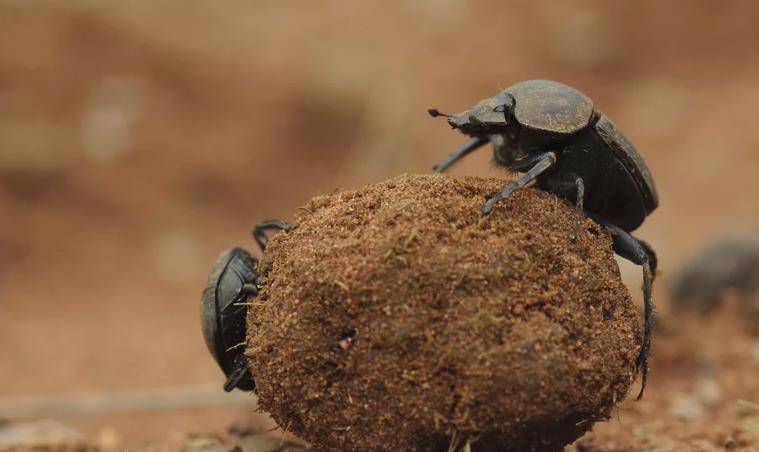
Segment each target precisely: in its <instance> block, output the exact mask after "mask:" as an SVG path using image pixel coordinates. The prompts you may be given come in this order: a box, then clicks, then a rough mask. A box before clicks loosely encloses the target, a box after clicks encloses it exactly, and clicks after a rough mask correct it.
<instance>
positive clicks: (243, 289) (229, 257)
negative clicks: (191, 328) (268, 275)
mask: <svg viewBox="0 0 759 452" xmlns="http://www.w3.org/2000/svg"><path fill="white" fill-rule="evenodd" d="M288 229H290V226H289V225H288V224H287V223H285V222H282V221H276V220H273V221H267V222H264V223H261V224H259V225H257V226H256V227H254V228H253V238H254V239H255V240H256V243H257V244H258V247H259V248H260V249H261V252H263V251H264V250H265V249H266V243H267V237H266V231H269V230H281V231H287V230H288ZM257 265H258V260H257V259H256V258H254V257H253V256H251V255H250V253H248V252H247V251H245V250H244V249H242V248H238V247H235V248H232V249H229V250H227V251H224V252H223V253H221V255H220V256H219V259H218V260H217V261H216V264H215V265H214V266H213V269H212V270H211V276H209V278H208V282H207V283H206V287H205V289H204V290H203V296H202V298H201V321H202V330H203V337H204V339H205V341H206V345H207V346H208V351H210V352H211V355H212V356H213V358H214V359H215V360H216V363H217V364H218V365H219V367H220V368H221V370H222V372H224V375H225V376H226V377H227V380H226V382H225V383H224V390H225V391H231V390H232V389H234V388H238V389H241V390H243V391H254V390H255V389H256V384H255V381H254V379H253V375H252V374H251V372H250V368H249V365H248V360H247V357H246V356H245V348H246V345H247V344H246V342H245V338H246V336H247V334H246V333H247V325H246V317H247V314H248V307H249V306H250V302H251V301H252V300H253V299H255V297H256V295H258V291H259V290H260V287H259V286H258V285H257V282H256V279H257V275H256V269H257Z"/></svg>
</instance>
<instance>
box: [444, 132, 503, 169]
mask: <svg viewBox="0 0 759 452" xmlns="http://www.w3.org/2000/svg"><path fill="white" fill-rule="evenodd" d="M489 141H490V139H489V138H487V137H478V138H472V139H471V140H469V141H467V142H466V143H464V146H462V147H461V148H459V149H456V150H455V151H453V153H452V154H451V155H449V156H448V158H446V159H445V160H443V161H442V162H440V163H438V164H437V165H435V166H433V167H432V170H433V171H435V172H436V173H444V172H445V171H446V170H447V169H448V168H450V167H451V166H453V164H454V163H456V162H458V161H459V160H461V159H462V158H464V157H466V156H467V155H469V154H471V153H472V152H474V151H476V150H477V149H479V148H481V147H482V146H484V145H485V144H487V143H488V142H489Z"/></svg>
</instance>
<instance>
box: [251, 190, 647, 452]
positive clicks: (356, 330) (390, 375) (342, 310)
mask: <svg viewBox="0 0 759 452" xmlns="http://www.w3.org/2000/svg"><path fill="white" fill-rule="evenodd" d="M502 185H503V181H502V180H498V179H479V178H451V177H447V176H440V175H430V176H410V175H404V176H399V177H396V178H394V179H392V180H390V181H386V182H383V183H379V184H375V185H370V186H367V187H364V188H362V189H359V190H356V191H347V192H343V193H338V194H333V195H329V196H322V197H317V198H315V199H313V200H312V201H311V202H310V203H309V204H308V205H307V206H305V207H304V208H302V209H299V211H298V215H297V218H296V220H297V221H296V226H295V228H294V229H293V230H291V231H290V232H287V233H282V234H279V235H277V236H276V237H274V238H273V239H272V240H271V241H270V243H269V247H268V249H267V251H266V254H265V256H264V257H263V259H262V261H261V263H260V267H259V274H260V275H261V276H262V277H263V279H262V284H263V286H264V289H263V291H262V292H261V294H260V295H259V297H258V298H257V300H256V301H255V303H254V304H253V306H252V308H251V310H250V313H249V317H248V333H249V336H248V344H249V349H248V352H247V353H248V356H249V359H250V364H251V369H252V371H253V375H254V376H255V379H256V383H257V386H258V391H259V396H260V398H259V405H260V407H261V408H262V409H263V410H265V411H268V412H269V413H271V415H272V416H273V417H274V419H275V420H276V421H277V422H278V423H279V425H280V426H282V427H283V428H285V429H286V430H288V431H290V432H293V433H295V434H296V435H298V436H300V437H302V438H304V439H305V440H307V441H309V442H310V443H311V444H312V445H314V446H315V447H316V448H317V449H323V450H356V451H358V450H361V451H365V450H392V451H399V450H448V448H449V446H451V445H453V446H454V447H455V446H457V445H458V446H463V445H464V444H466V443H467V442H469V443H470V444H471V446H472V449H473V450H556V449H560V448H561V447H562V446H564V445H565V444H568V443H570V442H572V441H573V440H575V439H576V438H578V437H579V436H581V435H582V434H583V433H584V432H585V431H587V430H588V429H590V428H591V426H592V425H593V423H594V422H596V421H597V420H602V419H606V418H608V416H609V413H610V411H611V408H612V406H613V405H614V404H615V403H616V402H617V401H620V400H622V399H623V398H624V397H625V396H626V394H627V392H628V389H629V387H630V385H631V383H632V381H633V380H634V377H635V359H636V357H637V355H638V351H639V347H640V343H641V336H642V332H641V327H640V325H639V316H638V314H637V312H636V309H635V307H634V305H633V303H632V301H631V299H630V296H629V294H628V292H627V290H626V288H625V287H624V285H623V284H622V282H621V280H620V276H619V268H618V266H617V263H616V261H615V260H614V255H613V252H612V250H611V241H610V238H609V236H608V235H607V233H606V232H605V231H604V230H603V229H602V228H601V227H599V226H598V225H597V224H595V223H594V222H592V221H591V220H588V219H585V220H581V221H582V222H581V224H580V225H581V227H580V229H579V236H578V237H576V238H574V234H575V233H576V232H577V230H576V224H577V223H576V221H577V215H576V213H575V210H574V208H573V207H572V206H570V205H568V204H566V203H565V202H564V201H561V200H559V199H557V198H556V197H554V196H552V195H550V194H547V193H545V192H542V191H538V190H533V189H526V190H520V191H517V192H516V193H514V194H513V195H512V197H511V198H510V199H509V200H507V201H506V202H504V203H503V204H501V205H499V206H498V208H497V209H496V211H495V212H493V214H492V215H490V216H486V217H484V216H482V214H481V210H482V204H483V202H484V200H485V199H486V198H487V197H488V196H490V195H492V194H493V193H497V192H498V191H499V190H500V189H501V188H502Z"/></svg>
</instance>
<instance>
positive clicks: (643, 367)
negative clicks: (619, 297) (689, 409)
mask: <svg viewBox="0 0 759 452" xmlns="http://www.w3.org/2000/svg"><path fill="white" fill-rule="evenodd" d="M588 216H590V217H591V218H593V219H594V220H595V221H596V222H597V223H599V224H601V225H603V226H605V227H606V228H607V229H608V230H609V232H611V238H612V247H613V249H614V252H615V253H617V254H618V255H620V256H621V257H623V258H625V259H627V260H629V261H630V262H632V263H634V264H637V265H640V266H642V267H643V303H644V313H643V317H644V322H643V323H644V331H643V345H642V346H641V348H640V353H639V354H638V360H637V366H638V369H640V371H641V377H642V378H641V387H640V392H639V393H638V397H637V399H638V400H640V399H641V398H642V397H643V391H644V390H645V389H646V381H647V379H648V357H649V354H650V353H651V341H652V335H653V329H654V299H653V294H652V289H653V287H652V286H653V283H654V275H655V272H656V266H657V258H656V253H655V252H654V250H653V249H652V248H651V246H650V245H649V244H648V243H646V242H644V241H642V240H638V239H636V238H635V237H633V236H632V235H631V234H630V233H629V232H627V231H624V230H622V229H620V228H619V227H617V226H614V225H613V224H611V223H609V222H608V221H605V220H604V219H602V218H600V217H598V216H597V215H594V214H592V213H588Z"/></svg>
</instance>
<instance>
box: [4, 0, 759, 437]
mask: <svg viewBox="0 0 759 452" xmlns="http://www.w3.org/2000/svg"><path fill="white" fill-rule="evenodd" d="M758 14H759V7H758V6H757V3H756V2H753V1H748V0H747V1H734V2H713V1H707V0H701V1H676V2H660V1H655V0H645V1H636V2H606V1H597V2H589V1H588V2H585V1H571V2H516V1H515V2H504V1H489V0H488V1H477V2H475V1H466V0H409V1H397V2H345V1H338V0H334V1H324V2H281V1H279V2H275V1H259V2H251V1H240V0H229V1H226V2H210V1H163V2H148V1H131V2H116V1H94V0H92V1H87V0H67V1H62V0H61V1H53V0H44V1H42V0H40V1H34V2H29V1H25V0H2V1H0V356H2V358H1V359H0V398H6V397H16V396H27V395H32V394H78V393H82V392H90V391H115V390H126V389H140V388H153V387H162V386H174V385H193V384H204V383H214V384H217V383H218V384H219V385H220V384H221V381H222V380H221V376H220V373H219V371H218V370H217V368H216V367H215V365H214V363H213V362H212V360H211V358H210V356H209V355H208V353H207V351H206V349H205V345H204V344H203V341H202V338H201V335H200V328H199V319H198V314H199V312H198V310H199V297H200V292H201V290H202V288H203V285H204V283H205V280H206V277H207V274H208V272H209V269H210V266H211V265H212V263H213V262H214V260H215V258H216V256H217V255H218V253H219V252H220V251H222V250H223V249H225V248H228V247H230V246H233V245H244V246H246V247H247V248H249V249H253V243H252V240H251V238H250V236H249V234H248V231H249V229H250V227H251V226H252V225H253V224H254V223H256V222H258V221H261V220H264V219H268V218H283V219H288V218H290V216H291V213H292V212H293V210H294V209H295V207H297V206H299V205H301V204H303V203H305V202H306V201H307V200H308V198H310V197H311V196H313V195H316V194H319V193H324V192H328V191H331V190H333V189H336V188H339V187H342V188H350V187H355V186H359V185H362V184H365V183H369V182H375V181H379V180H382V179H385V178H389V177H391V176H393V175H396V174H398V173H401V172H428V171H429V170H430V167H431V165H432V164H433V163H435V162H436V161H437V160H439V159H441V158H442V157H444V156H445V155H447V154H448V153H449V152H450V151H451V150H452V149H453V148H454V147H455V146H457V145H458V144H459V143H461V142H462V140H463V137H462V136H460V135H458V134H457V133H455V132H454V131H451V130H450V129H449V128H448V127H447V125H446V124H445V123H444V122H443V121H441V120H437V121H435V120H433V119H431V118H429V117H428V116H427V115H426V114H425V109H426V108H427V107H430V106H435V107H439V108H440V109H442V110H444V111H448V110H452V111H459V110H463V109H465V108H468V107H469V106H471V105H473V104H474V102H476V101H477V100H479V99H481V98H484V97H489V96H491V95H493V94H495V93H496V92H497V91H498V90H499V89H501V88H505V87H507V86H509V85H511V84H513V83H515V82H517V81H521V80H523V79H530V78H550V79H555V80H559V81H562V82H565V83H567V84H569V85H572V86H574V87H576V88H578V89H580V90H582V91H584V92H585V93H587V94H588V95H590V96H591V97H592V98H593V99H594V100H595V101H596V104H597V106H598V107H599V108H600V109H601V110H603V111H604V112H605V113H606V114H607V115H608V116H609V117H611V118H612V119H613V120H614V121H615V122H616V123H617V124H618V125H619V126H620V128H621V129H622V130H624V131H625V133H626V134H627V135H628V137H629V138H630V139H631V140H632V141H633V142H634V143H635V144H636V145H637V147H638V149H639V150H640V151H641V153H642V154H643V155H644V156H645V158H646V160H647V162H648V164H649V166H650V168H651V170H652V172H653V174H654V176H655V177H656V181H657V184H658V188H659V192H660V196H661V206H660V208H659V210H658V211H656V212H655V213H654V214H653V215H652V216H651V217H650V218H649V220H648V221H647V222H646V224H645V225H644V226H643V227H642V228H641V229H640V230H639V231H638V235H640V236H641V237H645V238H646V240H648V241H649V242H650V243H652V244H653V245H654V247H655V248H656V249H657V250H658V252H659V254H660V259H661V268H662V270H663V272H664V273H663V277H662V279H661V280H660V281H661V282H660V283H658V287H657V292H656V295H657V297H658V301H659V302H660V309H661V310H666V299H665V298H666V293H665V291H664V290H663V289H664V285H665V284H666V279H667V275H668V272H671V270H672V269H674V268H677V266H678V264H679V263H681V262H682V260H683V259H684V258H685V257H687V256H688V255H690V254H691V253H692V252H693V250H694V248H695V247H697V246H698V245H699V244H700V243H702V241H705V240H709V239H711V238H714V237H717V236H719V235H721V234H723V233H725V232H729V231H734V230H752V229H753V230H756V229H757V227H758V226H759V199H758V195H759V177H757V170H758V169H759V131H758V130H757V119H756V118H757V114H756V108H757V105H759V86H757V80H759V60H758V59H757V52H756V46H757V44H759V27H757V26H756V24H755V21H756V18H757V17H758V16H757V15H758ZM489 160H490V156H489V155H487V152H481V153H479V154H476V156H474V157H471V158H470V159H468V160H467V161H465V162H464V163H463V164H461V165H460V167H458V168H457V169H456V171H454V173H455V174H477V175H499V174H502V172H500V171H498V170H494V169H492V168H491V166H490V162H489ZM637 272H639V270H638V269H636V268H634V267H632V270H630V271H627V270H626V271H625V273H626V274H627V273H631V274H634V275H637ZM670 274H671V273H670ZM632 292H633V293H636V292H637V291H632ZM243 409H244V408H243ZM231 411H234V410H230V409H226V410H221V411H219V412H213V413H210V412H207V413H205V414H176V415H174V416H162V417H160V418H158V419H156V420H154V421H151V425H141V426H140V427H139V428H137V427H134V428H133V430H135V432H137V430H139V432H138V433H139V434H140V435H142V436H141V437H144V438H150V437H151V435H162V434H163V433H164V432H165V431H166V430H167V429H169V428H196V427H197V426H198V425H203V426H205V427H206V428H216V427H218V428H222V427H223V426H225V425H226V424H227V423H228V422H229V419H230V418H231V417H233V414H230V412H231ZM129 421H130V420H129V419H128V416H123V417H122V418H120V419H117V420H113V422H122V423H124V424H128V422H129ZM81 422H84V423H86V421H81ZM96 424H97V422H95V421H93V425H96ZM188 426H192V427H188ZM125 428H126V427H125ZM159 432H160V433H159ZM135 434H137V433H135Z"/></svg>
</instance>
